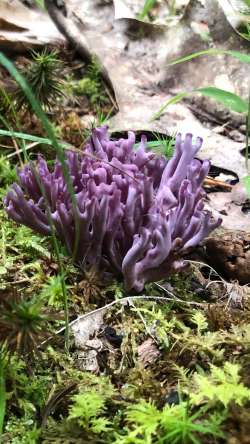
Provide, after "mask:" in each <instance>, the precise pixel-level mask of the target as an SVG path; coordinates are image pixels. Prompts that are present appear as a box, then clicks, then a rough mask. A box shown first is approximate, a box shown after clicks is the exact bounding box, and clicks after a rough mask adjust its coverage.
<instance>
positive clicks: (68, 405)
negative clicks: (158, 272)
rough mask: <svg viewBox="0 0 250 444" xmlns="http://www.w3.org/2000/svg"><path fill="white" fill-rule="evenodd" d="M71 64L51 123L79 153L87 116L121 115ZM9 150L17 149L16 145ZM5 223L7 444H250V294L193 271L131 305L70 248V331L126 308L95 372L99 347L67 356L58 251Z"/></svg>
mask: <svg viewBox="0 0 250 444" xmlns="http://www.w3.org/2000/svg"><path fill="white" fill-rule="evenodd" d="M18 63H19V64H20V63H21V64H24V61H22V60H19V61H18ZM67 63H68V68H67V67H66V68H65V78H67V82H66V83H67V88H68V93H67V99H61V100H62V102H58V103H57V104H56V105H55V108H54V109H52V110H51V111H50V117H51V120H52V122H53V123H54V125H55V127H56V129H57V132H58V136H59V137H60V138H61V139H63V140H66V141H68V142H69V143H71V144H74V145H76V146H77V147H80V146H81V145H82V143H83V141H84V138H85V137H87V134H88V129H89V127H90V126H89V120H88V119H89V116H90V115H91V116H92V117H93V116H95V118H96V119H97V120H98V118H99V120H100V116H103V115H107V114H108V113H110V112H113V104H112V102H110V98H109V96H107V95H105V94H104V95H103V96H101V102H100V101H99V99H98V97H99V98H100V94H98V88H101V87H102V86H101V85H102V84H101V80H100V78H99V77H98V75H99V74H98V73H96V72H94V70H93V67H92V68H91V69H92V70H91V69H88V70H86V71H85V77H84V75H83V80H82V81H81V82H78V83H77V81H76V80H74V79H72V77H70V78H69V77H67V75H68V73H67V72H71V71H72V63H73V62H72V61H67ZM78 70H79V68H78ZM91 76H92V77H91ZM84 79H87V80H84ZM93 79H98V80H96V81H95V80H93ZM2 80H3V84H4V85H5V86H6V85H7V84H8V82H9V81H10V79H8V78H6V76H4V75H3V77H2ZM91 82H92V84H91ZM90 84H91V85H90ZM86 88H87V91H86ZM69 90H70V91H71V92H70V94H71V95H70V94H69ZM69 97H70V99H69ZM65 100H66V103H67V106H65ZM96 101H97V102H96ZM98 101H99V102H98ZM84 104H85V105H84ZM84 106H85V108H84ZM80 109H81V112H80ZM83 109H85V112H83ZM9 112H10V111H9V110H8V113H9ZM8 113H7V114H6V115H7V121H8V122H9V126H10V127H11V128H12V129H15V130H20V125H21V128H22V132H24V133H28V134H31V133H32V134H36V135H41V136H45V135H44V134H43V130H42V128H41V125H40V124H39V122H38V121H37V119H36V117H34V116H33V115H32V114H30V113H29V112H27V111H25V112H24V111H22V110H21V111H19V113H18V124H17V120H16V117H15V118H14V117H13V115H12V116H11V115H10V114H8ZM84 114H85V115H87V116H88V118H86V121H85V120H84V118H83V117H84ZM92 121H93V118H92ZM84 122H85V123H84ZM2 128H6V126H5V125H4V123H3V124H2ZM16 143H19V141H18V140H17V141H15V144H16ZM2 144H3V145H8V146H9V144H10V142H9V139H2ZM38 148H39V149H36V151H35V149H33V150H32V156H33V158H35V156H36V152H38V150H39V151H40V150H42V151H43V153H44V155H45V156H46V157H47V158H49V159H53V156H52V154H51V151H50V148H49V147H48V146H43V147H41V146H40V147H38ZM12 152H13V149H12V151H11V153H12ZM9 153H10V148H6V149H3V156H2V157H1V159H0V173H1V174H0V175H1V177H0V187H1V188H0V194H1V198H2V197H3V196H4V195H5V193H6V190H7V188H8V186H9V185H10V184H11V183H12V182H13V180H14V179H15V168H16V166H20V163H19V162H20V160H22V154H20V155H19V160H18V157H15V156H13V157H11V158H10V159H9V160H8V159H7V155H8V154H9ZM0 211H1V213H0V214H1V216H0V217H1V237H0V257H1V265H0V335H1V337H0V339H1V343H2V349H1V350H2V353H1V359H0V403H1V402H2V404H1V405H2V406H4V405H5V404H6V409H5V417H4V426H3V435H2V442H3V443H12V444H33V443H40V442H41V443H45V444H46V443H58V444H59V443H62V444H63V443H86V442H89V443H117V444H123V443H124V444H125V443H135V444H136V443H148V444H150V443H152V444H154V443H155V444H160V443H177V444H178V443H182V444H189V443H209V444H210V443H211V444H212V443H230V444H241V443H248V442H250V441H249V436H250V433H249V432H250V430H249V423H250V422H249V418H250V389H249V387H250V379H249V366H250V323H249V319H250V304H249V293H248V291H247V288H244V289H242V288H239V286H237V284H235V286H234V287H230V286H226V285H225V283H224V282H222V281H221V282H219V283H212V280H211V277H212V278H213V279H218V277H216V276H214V275H212V276H210V275H209V274H207V275H204V272H203V271H204V270H205V267H204V266H203V267H202V266H199V265H197V264H193V265H190V268H189V270H188V271H187V272H185V273H183V274H181V275H176V276H172V277H171V278H170V279H169V280H168V281H167V282H161V283H160V284H159V285H158V284H151V285H148V286H147V287H146V289H145V292H144V294H143V295H140V296H136V295H127V294H126V293H125V292H124V290H123V287H122V282H117V281H109V282H104V281H103V280H102V277H100V276H97V275H96V274H95V273H92V274H91V273H90V274H86V275H85V276H83V274H82V272H81V270H80V269H78V268H76V267H75V266H74V265H73V264H72V263H71V259H70V258H69V257H68V256H67V255H66V252H65V251H64V249H63V248H62V249H61V260H62V263H63V267H64V273H65V279H66V285H67V292H68V302H69V317H70V321H73V320H74V319H76V318H77V316H79V315H81V314H83V313H88V312H93V314H92V316H93V322H94V317H95V315H96V311H95V310H96V309H97V308H100V307H102V306H105V305H107V304H109V303H111V302H112V301H114V300H115V301H116V303H114V304H113V305H110V306H108V307H107V308H106V309H105V310H103V318H102V323H101V325H100V326H99V328H97V329H96V330H95V331H92V332H91V333H90V337H89V340H90V341H91V340H93V339H95V340H97V341H99V342H97V344H99V346H100V348H98V349H97V350H96V349H95V350H94V352H95V353H94V358H93V360H94V367H93V370H92V371H90V370H87V369H89V363H87V364H86V362H85V361H86V360H88V359H89V354H88V353H89V351H90V348H91V345H88V344H87V345H86V344H85V348H84V350H80V349H79V347H77V346H76V345H75V342H74V338H73V334H72V332H71V337H70V350H69V354H67V353H65V350H64V336H63V327H64V304H63V297H62V291H61V277H60V274H59V270H58V264H57V262H56V260H55V256H54V254H53V249H52V246H51V242H50V239H45V238H42V237H40V236H37V235H35V234H34V233H33V232H32V231H31V230H29V229H28V228H26V227H20V226H17V225H16V224H15V223H14V222H12V221H10V220H9V219H8V218H7V216H6V214H5V212H4V210H3V207H2V208H1V210H0ZM235 294H239V295H240V300H239V299H238V300H237V301H236V299H235ZM128 296H130V298H129V299H126V300H124V299H123V298H126V297H128ZM233 296H234V297H233ZM163 298H165V299H163ZM90 319H91V317H90ZM91 344H93V342H92V343H91ZM88 347H89V349H88ZM14 351H15V352H14ZM83 351H84V353H85V354H84V357H85V358H84V359H85V361H84V360H83V359H82V358H81V356H82V355H81V352H83ZM86 357H87V359H86ZM1 382H4V384H2V385H1ZM1 390H2V392H1ZM1 397H2V398H1ZM3 398H5V401H6V402H3ZM0 417H1V414H0Z"/></svg>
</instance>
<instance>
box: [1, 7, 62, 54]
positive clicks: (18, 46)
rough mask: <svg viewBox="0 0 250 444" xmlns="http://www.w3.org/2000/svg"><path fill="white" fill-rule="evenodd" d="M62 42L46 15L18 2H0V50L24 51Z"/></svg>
mask: <svg viewBox="0 0 250 444" xmlns="http://www.w3.org/2000/svg"><path fill="white" fill-rule="evenodd" d="M62 41H64V38H63V36H62V34H60V33H59V31H58V30H57V28H56V26H55V25H54V23H53V22H52V21H51V20H50V18H49V16H48V14H47V13H46V12H45V11H42V10H38V9H36V10H34V9H30V8H28V7H26V6H25V5H24V4H23V3H21V2H20V1H19V0H12V1H10V0H1V3H0V48H1V49H5V50H12V51H15V52H17V51H25V50H27V49H30V48H32V47H36V46H41V45H45V44H50V43H59V42H62Z"/></svg>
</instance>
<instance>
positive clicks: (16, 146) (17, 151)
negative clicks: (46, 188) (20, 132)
mask: <svg viewBox="0 0 250 444" xmlns="http://www.w3.org/2000/svg"><path fill="white" fill-rule="evenodd" d="M12 141H13V145H14V148H15V152H16V155H17V157H18V160H19V163H20V165H21V167H22V168H23V161H22V158H21V156H20V153H21V152H22V150H21V151H20V150H19V149H18V145H17V143H16V140H15V139H14V138H12Z"/></svg>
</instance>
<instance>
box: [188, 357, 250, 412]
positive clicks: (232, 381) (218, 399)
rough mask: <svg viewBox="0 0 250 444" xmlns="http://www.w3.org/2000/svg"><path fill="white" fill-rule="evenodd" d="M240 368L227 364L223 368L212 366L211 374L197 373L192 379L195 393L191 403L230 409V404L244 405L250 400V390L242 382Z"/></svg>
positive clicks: (191, 396) (236, 365) (192, 395)
mask: <svg viewBox="0 0 250 444" xmlns="http://www.w3.org/2000/svg"><path fill="white" fill-rule="evenodd" d="M239 372H240V367H239V365H238V364H233V363H231V362H226V363H225V364H224V366H223V368H221V367H217V366H215V365H211V372H210V373H209V374H201V373H195V374H194V375H193V378H192V384H193V387H194V388H193V391H192V393H191V394H190V392H189V390H188V391H187V393H189V394H190V402H191V403H192V404H193V405H200V404H204V403H206V404H209V403H210V404H211V405H217V404H218V403H220V404H222V405H223V406H224V407H228V405H229V403H230V402H233V403H235V404H238V405H240V406H242V405H244V404H245V403H246V402H247V401H249V400H250V389H249V388H247V387H246V386H244V384H242V383H241V382H240V380H241V378H240V375H239Z"/></svg>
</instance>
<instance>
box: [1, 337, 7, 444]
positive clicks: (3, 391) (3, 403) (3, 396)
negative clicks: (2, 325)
mask: <svg viewBox="0 0 250 444" xmlns="http://www.w3.org/2000/svg"><path fill="white" fill-rule="evenodd" d="M0 354H1V356H0V442H1V436H2V433H3V424H4V417H5V411H6V387H5V360H6V359H7V355H6V352H5V347H4V346H3V345H2V346H0Z"/></svg>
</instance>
